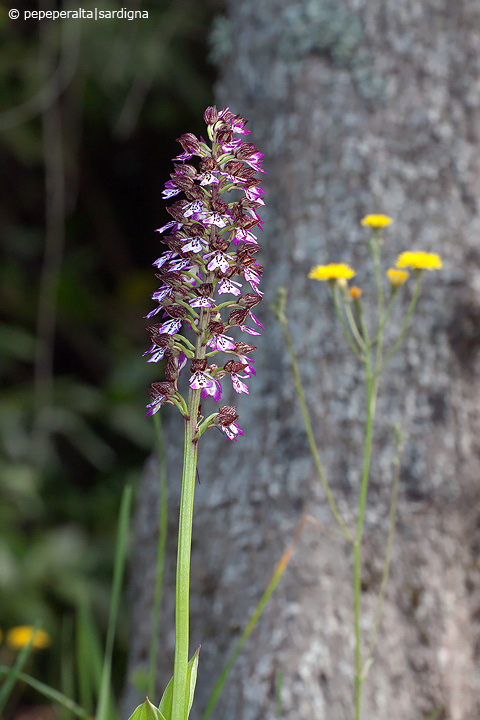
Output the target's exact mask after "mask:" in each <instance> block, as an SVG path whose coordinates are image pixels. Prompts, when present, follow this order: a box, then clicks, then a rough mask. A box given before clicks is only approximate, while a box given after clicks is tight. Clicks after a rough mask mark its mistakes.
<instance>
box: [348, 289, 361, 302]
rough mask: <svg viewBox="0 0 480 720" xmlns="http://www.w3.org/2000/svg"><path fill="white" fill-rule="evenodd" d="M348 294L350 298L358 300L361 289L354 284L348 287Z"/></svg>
mask: <svg viewBox="0 0 480 720" xmlns="http://www.w3.org/2000/svg"><path fill="white" fill-rule="evenodd" d="M348 294H349V295H350V297H351V298H352V300H360V298H361V297H362V289H361V288H359V287H357V286H356V285H354V286H353V287H351V288H350V290H349V291H348Z"/></svg>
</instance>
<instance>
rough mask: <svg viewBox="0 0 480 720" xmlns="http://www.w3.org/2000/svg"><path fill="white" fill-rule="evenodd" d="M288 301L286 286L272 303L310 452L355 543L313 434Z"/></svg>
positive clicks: (345, 532)
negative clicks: (287, 314)
mask: <svg viewBox="0 0 480 720" xmlns="http://www.w3.org/2000/svg"><path fill="white" fill-rule="evenodd" d="M286 302H287V296H286V290H285V288H279V290H278V291H277V297H276V300H275V302H274V303H272V306H271V309H272V311H273V313H274V315H275V317H276V318H277V320H278V321H279V322H280V324H281V326H282V330H283V334H284V337H285V342H286V344H287V349H288V353H289V355H290V362H291V363H292V372H293V377H294V380H295V388H296V390H297V394H298V399H299V401H300V409H301V411H302V417H303V423H304V425H305V430H306V433H307V438H308V444H309V446H310V452H311V453H312V457H313V461H314V463H315V469H316V471H317V475H318V477H319V479H320V482H321V483H322V487H323V490H324V492H325V495H326V496H327V500H328V502H329V505H330V508H331V510H332V513H333V515H334V517H335V520H336V521H337V523H338V526H339V528H340V530H341V531H342V534H343V536H344V538H345V539H346V540H348V542H350V543H352V544H353V537H352V536H351V534H350V531H349V530H348V528H347V526H346V524H345V521H344V520H343V518H342V516H341V513H340V510H339V509H338V506H337V504H336V502H335V499H334V497H333V494H332V491H331V489H330V485H329V484H328V480H327V477H326V475H325V471H324V469H323V465H322V462H321V460H320V454H319V452H318V448H317V444H316V442H315V436H314V434H313V429H312V423H311V420H310V413H309V412H308V406H307V402H306V400H305V393H304V392H303V387H302V381H301V379H300V372H299V369H298V363H297V358H296V357H295V351H294V348H293V342H292V337H291V335H290V330H289V328H288V320H287V317H286V315H285V307H286Z"/></svg>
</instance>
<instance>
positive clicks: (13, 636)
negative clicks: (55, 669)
mask: <svg viewBox="0 0 480 720" xmlns="http://www.w3.org/2000/svg"><path fill="white" fill-rule="evenodd" d="M33 632H34V627H33V625H18V626H17V627H13V628H11V629H10V630H8V632H7V635H6V638H5V640H6V643H7V645H9V646H10V647H11V648H13V649H14V650H21V649H22V648H24V647H25V646H26V645H28V643H29V642H30V640H31V639H32V636H33ZM49 645H50V636H49V635H48V634H47V633H46V632H45V631H44V630H38V629H37V630H36V631H35V637H34V638H33V642H32V648H33V649H34V650H43V649H44V648H46V647H48V646H49Z"/></svg>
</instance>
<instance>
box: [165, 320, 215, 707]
mask: <svg viewBox="0 0 480 720" xmlns="http://www.w3.org/2000/svg"><path fill="white" fill-rule="evenodd" d="M209 317H210V313H209V310H208V308H205V309H202V311H201V313H200V320H199V323H198V330H199V333H198V336H197V344H196V352H195V357H196V358H197V359H198V360H202V359H204V358H205V350H206V347H205V345H204V344H203V340H202V338H203V336H204V334H205V328H206V327H207V325H208V320H209ZM200 392H201V391H200V390H193V389H192V388H190V391H189V394H188V403H187V408H188V416H187V418H186V419H185V442H184V455H183V475H182V492H181V497H180V516H179V523H178V548H177V578H176V594H175V657H174V664H173V700H172V716H171V720H186V714H187V712H188V697H187V693H188V691H189V688H188V682H187V681H188V643H189V632H190V627H189V626H190V609H189V605H190V556H191V548H192V525H193V500H194V495H195V479H196V473H197V452H198V416H199V407H200Z"/></svg>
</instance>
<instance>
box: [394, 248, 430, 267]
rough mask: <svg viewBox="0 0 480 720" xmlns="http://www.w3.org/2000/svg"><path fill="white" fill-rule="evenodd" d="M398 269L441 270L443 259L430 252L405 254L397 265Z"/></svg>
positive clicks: (401, 255)
mask: <svg viewBox="0 0 480 720" xmlns="http://www.w3.org/2000/svg"><path fill="white" fill-rule="evenodd" d="M395 264H396V266H397V268H406V267H409V268H412V269H413V270H440V269H441V268H442V259H441V257H440V255H435V253H428V252H423V251H419V252H403V253H401V254H400V255H399V256H398V259H397V262H396V263H395Z"/></svg>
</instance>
